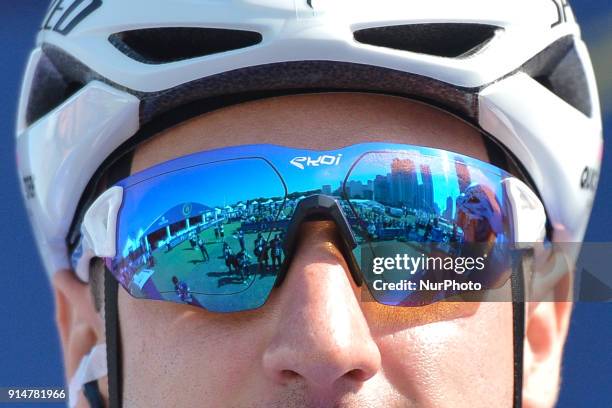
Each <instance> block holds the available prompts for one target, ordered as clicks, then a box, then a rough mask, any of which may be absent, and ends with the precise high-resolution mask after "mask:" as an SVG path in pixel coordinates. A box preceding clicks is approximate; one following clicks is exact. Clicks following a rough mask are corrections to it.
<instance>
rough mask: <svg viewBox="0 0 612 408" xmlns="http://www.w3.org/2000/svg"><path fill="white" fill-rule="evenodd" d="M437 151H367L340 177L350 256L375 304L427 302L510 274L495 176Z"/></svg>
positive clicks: (480, 166)
mask: <svg viewBox="0 0 612 408" xmlns="http://www.w3.org/2000/svg"><path fill="white" fill-rule="evenodd" d="M425 150H427V151H426V152H425ZM436 152H437V153H435V154H434V153H433V151H431V150H429V149H424V151H423V152H422V151H420V150H417V149H415V150H412V151H404V152H372V153H368V154H365V155H364V156H362V157H361V158H360V160H359V161H358V162H357V163H356V164H355V166H354V167H353V169H352V170H351V173H350V174H349V176H348V177H347V179H346V182H345V186H344V192H345V196H346V197H347V199H348V202H347V205H348V206H350V208H351V212H352V214H353V215H354V216H353V218H352V219H351V224H352V227H353V229H354V231H355V232H356V236H357V239H358V243H359V245H358V247H357V248H356V249H355V251H354V255H355V258H356V259H358V260H360V262H361V269H362V272H363V274H364V278H365V281H366V283H367V284H368V289H369V290H370V292H371V293H372V295H373V297H374V298H375V299H376V300H377V301H379V302H381V303H384V304H388V305H422V304H428V303H432V302H435V301H438V300H441V299H445V298H448V297H450V296H454V295H459V294H462V293H465V292H469V291H473V290H478V289H474V285H473V283H477V284H478V285H476V288H478V287H481V288H482V289H489V288H495V287H499V286H500V285H502V284H503V283H504V282H505V281H506V280H507V279H508V277H509V275H510V266H511V265H510V263H509V262H510V261H509V260H510V257H509V256H508V239H507V236H508V227H507V224H508V223H507V221H506V220H505V215H504V211H503V210H504V208H503V199H502V197H503V195H502V184H501V174H500V173H499V171H497V172H496V170H495V169H494V168H493V167H492V166H488V167H486V166H485V165H484V163H480V162H477V161H476V160H473V162H472V161H471V160H470V159H469V158H465V157H462V156H455V155H452V154H451V153H447V152H443V151H436ZM447 281H453V282H454V283H455V285H452V286H449V285H448V284H447V283H446V282H447ZM440 283H444V285H443V286H440V285H439V284H440ZM470 283H472V285H468V284H470Z"/></svg>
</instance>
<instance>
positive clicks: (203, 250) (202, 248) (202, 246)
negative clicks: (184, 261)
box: [198, 238, 210, 261]
mask: <svg viewBox="0 0 612 408" xmlns="http://www.w3.org/2000/svg"><path fill="white" fill-rule="evenodd" d="M198 248H200V252H201V253H202V259H203V260H204V261H209V260H210V256H208V250H207V249H206V244H204V240H203V239H202V238H199V239H198Z"/></svg>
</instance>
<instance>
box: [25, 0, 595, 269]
mask: <svg viewBox="0 0 612 408" xmlns="http://www.w3.org/2000/svg"><path fill="white" fill-rule="evenodd" d="M317 90H336V91H343V90H347V91H369V92H380V93H388V94H394V95H403V96H407V97H412V98H416V99H419V100H422V101H426V102H428V103H430V104H433V105H436V106H439V107H441V108H443V109H446V110H447V111H449V112H452V113H454V114H456V115H458V116H460V117H462V118H463V119H465V120H466V121H468V122H470V123H472V124H474V125H475V126H477V127H479V128H480V129H481V130H483V131H484V132H485V133H487V134H489V135H490V136H491V137H492V138H493V139H494V140H496V141H497V142H498V143H499V144H500V145H501V146H503V148H504V149H505V150H506V151H507V152H509V153H510V154H511V155H513V156H514V158H515V159H516V161H517V162H518V163H519V164H520V166H521V167H522V168H523V170H524V172H525V174H527V177H528V178H529V180H530V182H531V184H532V187H533V188H534V190H536V191H537V193H538V194H539V196H540V198H541V200H542V202H543V203H544V205H545V209H546V213H547V215H548V220H549V233H550V237H551V239H552V240H553V241H564V242H579V241H581V240H582V238H583V235H584V232H585V229H586V226H587V221H588V218H589V214H590V210H591V205H592V202H593V198H594V193H595V188H596V184H597V181H596V178H597V173H598V171H599V167H600V161H601V157H602V127H601V114H600V109H599V101H598V96H597V91H596V88H595V80H594V75H593V70H592V66H591V62H590V59H589V56H588V53H587V50H586V47H585V45H584V43H583V41H582V40H581V38H580V31H579V27H578V25H577V24H576V22H575V20H574V16H573V14H572V12H571V9H570V8H569V6H568V5H567V3H566V2H565V0H513V1H505V0H504V1H501V0H472V1H466V2H460V1H456V0H430V1H419V2H413V1H391V0H379V1H375V2H374V1H363V0H346V1H340V0H335V1H331V0H329V1H328V0H233V1H219V0H197V1H182V0H156V1H155V0H130V1H125V0H64V1H54V2H52V5H51V8H50V10H49V11H48V13H47V16H46V17H45V19H44V21H43V25H42V29H41V31H40V34H39V35H38V38H37V42H36V48H35V49H34V51H33V52H32V54H31V56H30V59H29V62H28V66H27V69H26V73H25V78H24V81H23V87H22V91H21V97H20V104H19V114H18V124H17V156H18V167H19V177H20V179H21V180H22V182H23V183H22V187H23V193H24V196H25V199H26V203H27V207H28V209H29V216H30V219H31V222H32V225H33V228H34V231H35V235H36V240H37V244H38V247H39V250H40V252H41V254H42V258H43V260H44V264H45V267H46V270H47V272H48V273H49V274H50V275H51V274H53V273H55V272H56V271H58V270H60V269H63V268H69V267H70V261H69V248H71V247H72V246H73V245H74V244H75V242H76V239H75V238H74V236H73V235H74V232H75V231H77V233H78V224H79V223H80V222H81V219H82V213H83V208H86V207H87V204H88V203H91V201H92V198H94V197H92V196H93V194H94V193H95V188H93V187H92V185H93V183H94V181H95V180H96V176H97V175H98V174H100V172H101V171H102V169H103V168H105V166H107V165H108V164H109V163H111V162H112V160H113V158H114V157H118V155H120V154H121V153H122V152H124V151H126V150H127V149H129V148H132V147H133V146H134V145H135V144H136V143H138V142H140V141H142V140H144V139H145V138H146V136H147V135H150V134H153V133H155V131H156V130H160V129H163V127H164V126H168V124H171V123H176V122H178V121H180V120H184V119H186V118H188V117H189V116H190V115H195V114H197V113H200V112H202V111H205V110H206V109H212V108H214V107H218V106H223V105H224V104H229V103H232V101H241V100H248V99H249V98H254V97H256V96H257V95H262V94H265V93H266V92H270V93H274V92H276V94H282V93H292V92H312V91H317ZM80 277H81V279H83V280H87V278H88V277H87V276H80Z"/></svg>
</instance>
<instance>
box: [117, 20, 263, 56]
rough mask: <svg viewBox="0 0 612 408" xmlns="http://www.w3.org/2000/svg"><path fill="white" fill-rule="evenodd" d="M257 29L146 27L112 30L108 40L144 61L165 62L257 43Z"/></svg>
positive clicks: (258, 35)
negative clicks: (120, 30)
mask: <svg viewBox="0 0 612 408" xmlns="http://www.w3.org/2000/svg"><path fill="white" fill-rule="evenodd" d="M261 40H262V36H261V34H260V33H258V32H255V31H244V30H233V29H223V28H197V27H167V28H146V29H140V30H130V31H123V32H120V33H115V34H112V35H111V36H110V37H109V41H110V42H111V44H113V45H114V46H115V47H116V48H117V49H118V50H119V51H121V52H122V53H123V54H125V55H127V56H128V57H130V58H132V59H134V60H136V61H139V62H142V63H145V64H166V63H169V62H175V61H182V60H187V59H191V58H197V57H202V56H205V55H212V54H217V53H221V52H226V51H232V50H237V49H240V48H245V47H250V46H253V45H256V44H259V43H260V42H261Z"/></svg>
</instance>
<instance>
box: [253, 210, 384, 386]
mask: <svg viewBox="0 0 612 408" xmlns="http://www.w3.org/2000/svg"><path fill="white" fill-rule="evenodd" d="M299 232H300V241H299V243H298V245H297V250H296V253H295V255H294V258H293V260H292V263H291V266H290V268H289V271H288V272H287V277H286V278H285V281H284V283H283V285H282V287H281V288H280V290H279V295H278V296H279V299H278V302H279V303H278V307H279V311H280V317H279V320H278V326H277V327H276V330H275V332H274V335H273V337H272V339H271V341H270V343H269V345H268V347H267V348H266V350H265V352H264V354H263V366H264V371H265V373H266V375H267V376H268V377H269V378H271V379H272V380H273V381H274V382H277V383H279V384H288V383H289V382H292V381H302V382H305V383H306V385H307V386H308V387H309V388H311V390H312V391H315V392H329V391H332V390H333V389H334V387H336V386H339V385H338V384H339V383H342V384H341V386H342V387H346V386H354V385H358V384H360V383H362V382H365V381H367V380H368V379H369V378H371V377H373V376H374V375H376V373H378V371H379V370H380V366H381V356H380V352H379V350H378V346H377V345H376V343H375V341H374V339H373V338H372V336H371V334H370V330H369V327H368V324H367V321H366V319H365V317H364V315H363V313H362V311H361V308H360V306H359V302H358V300H357V296H356V293H357V291H358V290H359V289H358V288H357V287H356V285H355V283H354V282H353V281H352V278H351V275H350V273H349V272H348V270H347V266H346V263H345V261H344V259H343V257H342V255H341V253H340V251H339V250H338V248H337V246H336V245H335V242H337V239H338V236H337V234H338V233H337V230H336V228H335V224H334V223H333V222H331V221H307V222H304V223H303V224H302V227H301V229H300V231H299Z"/></svg>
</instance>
